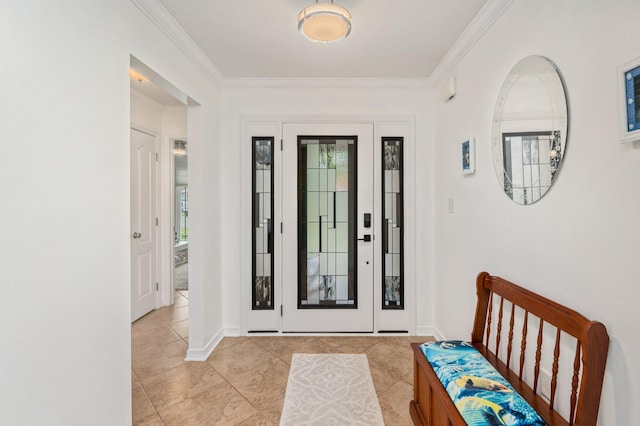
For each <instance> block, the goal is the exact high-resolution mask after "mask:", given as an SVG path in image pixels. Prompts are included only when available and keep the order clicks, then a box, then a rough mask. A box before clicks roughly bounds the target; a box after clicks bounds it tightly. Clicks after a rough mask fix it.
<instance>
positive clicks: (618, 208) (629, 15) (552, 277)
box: [434, 0, 640, 425]
mask: <svg viewBox="0 0 640 426" xmlns="http://www.w3.org/2000/svg"><path fill="white" fill-rule="evenodd" d="M638 22H640V8H638V4H637V1H635V0H624V1H623V0H620V1H616V2H604V1H595V0H594V1H585V0H565V1H563V2H557V1H553V0H541V1H526V0H522V1H520V0H519V1H516V2H514V4H513V5H512V6H511V7H510V8H509V9H508V10H507V11H506V13H505V14H504V15H503V16H502V17H501V18H500V19H499V21H498V22H497V23H496V24H495V25H494V26H493V28H491V29H490V30H489V31H488V32H487V33H486V34H485V36H484V37H483V38H482V39H481V40H480V41H479V42H478V43H477V44H476V45H475V47H474V48H473V49H471V51H470V52H469V53H468V54H467V55H466V57H465V58H464V59H463V60H462V61H461V62H460V63H459V64H458V65H457V66H456V68H455V69H454V70H453V71H452V73H451V74H452V75H455V76H456V79H457V83H458V94H457V95H456V97H455V98H454V99H453V100H452V101H451V102H449V103H447V104H443V103H441V102H440V101H439V100H437V101H436V100H434V109H435V116H434V120H435V123H436V132H435V135H436V136H435V145H436V148H435V149H436V157H438V158H440V159H441V161H439V162H437V163H436V182H435V185H436V193H435V200H434V203H435V208H436V213H435V223H436V224H437V226H436V228H435V232H436V251H435V254H436V259H435V262H436V301H437V308H436V323H437V325H438V327H439V328H440V330H441V331H442V332H443V334H444V335H445V336H446V337H449V338H454V337H463V338H464V337H466V336H469V334H470V327H471V324H472V317H473V308H474V306H475V290H474V279H475V276H476V274H477V273H478V272H479V271H482V270H487V271H488V272H490V273H492V274H496V275H501V276H504V277H505V278H507V279H510V280H512V281H514V282H517V283H521V284H522V285H524V286H526V287H529V288H531V289H533V290H534V291H538V292H540V293H542V294H544V295H546V296H548V297H550V298H552V299H555V300H557V301H559V302H560V303H563V304H566V305H568V306H570V307H573V308H575V309H576V310H578V311H580V312H582V313H583V314H584V315H585V316H587V317H589V318H593V319H596V320H599V321H602V322H603V323H604V324H605V325H606V326H607V329H608V331H609V334H610V337H611V344H610V350H609V360H608V365H607V372H606V377H605V383H604V390H603V401H602V404H601V414H600V424H603V425H623V424H632V423H633V422H634V420H633V419H635V418H636V417H637V415H636V414H635V412H634V411H633V410H634V406H633V401H637V400H638V399H639V398H640V390H639V389H638V387H637V386H635V383H636V382H637V379H638V378H640V367H639V366H638V364H637V362H636V360H637V359H638V358H640V341H639V340H638V339H637V336H638V331H637V324H635V322H636V318H637V316H636V313H637V305H638V296H639V295H640V291H639V290H638V287H637V283H638V273H637V259H636V257H637V256H636V255H635V249H636V248H637V245H638V241H639V240H640V226H639V225H638V217H639V213H640V198H639V197H638V196H637V193H638V191H637V189H635V185H636V184H637V182H639V181H640V167H639V165H638V161H640V150H639V148H640V146H634V145H631V144H625V145H622V144H620V143H619V140H620V132H619V129H618V101H619V99H618V86H617V84H618V81H617V74H616V69H617V67H618V66H620V65H622V64H624V63H626V62H627V61H629V60H632V59H634V58H637V57H640V28H639V27H638ZM533 54H537V55H543V56H546V57H548V58H550V59H551V60H552V61H554V62H555V63H556V65H557V66H558V67H559V69H560V71H561V73H562V74H563V76H564V79H565V83H566V88H567V92H568V99H569V105H570V125H569V126H570V128H569V141H568V148H567V152H566V156H565V159H564V162H563V165H562V169H561V171H560V175H559V177H558V179H557V181H556V183H555V185H554V186H553V187H552V188H551V190H550V192H549V193H548V194H547V195H546V196H545V197H544V198H543V199H542V200H541V201H540V202H538V203H537V204H534V205H531V206H519V205H516V204H515V203H513V202H512V201H511V200H510V199H509V198H508V197H507V196H506V195H504V194H503V193H502V190H501V188H500V187H499V185H498V183H497V179H496V176H495V172H494V170H493V166H492V160H491V146H490V137H491V122H492V116H493V110H494V107H495V102H496V99H497V96H498V93H499V90H500V87H501V85H502V82H503V80H504V78H505V77H506V75H507V73H508V72H509V70H510V69H511V67H512V66H513V65H515V64H516V63H517V62H518V61H519V60H520V59H522V58H524V57H525V56H528V55H533ZM469 136H475V137H476V138H477V142H476V143H477V149H476V151H477V170H478V171H477V173H476V174H475V175H471V176H462V175H461V174H460V171H459V169H460V166H459V162H460V160H459V158H460V142H462V141H463V140H465V138H467V137H469ZM448 198H453V199H454V201H455V213H453V214H450V213H447V199H448Z"/></svg>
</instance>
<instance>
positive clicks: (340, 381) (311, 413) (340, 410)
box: [280, 354, 384, 426]
mask: <svg viewBox="0 0 640 426" xmlns="http://www.w3.org/2000/svg"><path fill="white" fill-rule="evenodd" d="M280 425H281V426H284V425H384V421H383V419H382V411H381V410H380V403H379V402H378V396H377V395H376V390H375V388H374V387H373V380H372V379H371V373H370V372H369V362H368V361H367V356H366V355H364V354H293V358H292V359H291V370H290V371H289V380H288V382H287V391H286V394H285V398H284V404H283V407H282V416H281V417H280Z"/></svg>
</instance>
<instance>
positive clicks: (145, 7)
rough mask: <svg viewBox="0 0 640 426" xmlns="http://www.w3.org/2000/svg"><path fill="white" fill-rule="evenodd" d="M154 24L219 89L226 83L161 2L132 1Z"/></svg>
mask: <svg viewBox="0 0 640 426" xmlns="http://www.w3.org/2000/svg"><path fill="white" fill-rule="evenodd" d="M130 1H131V3H133V4H134V5H135V6H136V7H137V8H138V9H140V11H141V12H142V13H143V14H144V15H145V16H146V17H147V18H149V20H150V21H151V22H153V23H154V24H155V25H156V26H157V27H158V28H159V29H160V31H162V32H163V33H164V34H165V35H166V36H167V37H168V38H169V40H171V41H172V42H173V43H174V44H175V45H176V46H177V47H178V49H180V51H181V52H182V53H184V54H185V56H187V58H189V59H190V60H191V61H192V62H193V63H194V64H195V65H196V66H197V67H198V68H200V69H201V70H202V71H204V73H205V74H206V75H207V76H208V77H209V78H210V79H211V81H212V82H213V83H214V84H215V85H216V86H218V87H221V86H222V84H223V82H224V78H225V77H224V74H222V72H221V71H220V70H219V69H218V67H216V65H215V64H214V63H213V62H212V61H211V59H210V58H209V57H208V56H207V54H206V53H204V51H203V50H202V49H201V48H200V46H198V45H197V44H196V42H195V41H193V39H192V38H191V37H190V36H189V34H188V33H187V32H186V31H185V30H184V28H182V26H181V25H180V24H179V23H178V21H177V20H176V18H174V17H173V15H172V14H171V13H169V11H168V10H167V8H166V7H164V5H163V4H162V3H161V2H160V0H130Z"/></svg>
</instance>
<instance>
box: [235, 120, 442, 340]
mask: <svg viewBox="0 0 640 426" xmlns="http://www.w3.org/2000/svg"><path fill="white" fill-rule="evenodd" d="M283 123H305V124H309V123H314V124H316V123H317V124H342V123H347V124H354V123H366V124H372V125H373V126H374V138H379V136H381V135H379V134H377V133H376V132H377V129H379V126H380V125H393V124H399V125H404V126H406V131H407V132H408V133H407V135H406V136H407V138H406V139H405V140H406V142H407V144H408V145H409V146H410V147H411V154H412V155H411V158H410V159H409V160H408V161H407V163H406V165H407V172H409V173H412V174H413V178H412V179H411V178H407V180H406V184H407V185H409V187H408V188H407V194H408V198H409V199H408V200H407V202H409V203H410V204H409V205H410V206H411V205H413V206H414V207H415V199H413V200H411V199H410V198H415V197H414V196H415V192H416V191H417V187H416V186H415V184H416V183H415V158H414V157H415V155H414V154H415V149H416V145H417V141H416V135H415V116H414V115H375V114H373V115H366V114H365V115H352V116H345V115H323V114H320V115H315V114H314V115H309V114H306V115H291V114H289V115H287V114H283V115H242V116H241V117H240V127H241V128H240V138H241V144H240V145H241V148H240V151H241V153H240V155H241V162H242V164H249V163H250V162H247V161H245V160H246V158H247V157H248V156H250V144H247V143H245V142H246V141H247V140H248V139H249V138H250V137H251V136H255V135H254V134H253V131H254V130H255V129H256V128H260V127H262V128H263V129H265V131H266V130H267V128H269V127H274V126H276V127H278V129H271V130H272V133H273V136H274V137H275V141H276V143H277V142H278V139H281V138H282V134H281V128H282V125H283ZM266 133H269V132H268V131H267V132H266ZM266 133H265V134H263V135H262V136H269V135H268V134H266ZM385 136H389V135H385ZM278 153H279V150H277V151H276V154H278ZM407 154H409V152H405V155H407ZM242 167H244V166H242ZM246 171H247V173H244V172H243V173H241V177H240V182H241V192H242V193H247V194H249V193H250V191H251V186H250V177H249V175H248V173H249V170H246ZM244 203H250V197H249V198H246V197H244V196H243V197H241V204H242V205H243V206H245V207H246V205H245V204H244ZM245 207H243V208H241V211H242V212H243V213H242V219H243V220H242V222H243V223H247V222H250V216H249V215H250V211H251V209H250V208H245ZM408 210H415V209H408ZM275 214H276V217H277V218H278V220H276V223H277V222H278V221H280V219H279V218H280V217H281V212H280V211H277V212H276V213H275ZM410 223H412V224H413V225H415V217H414V218H413V219H412V220H411V221H410ZM407 238H408V239H407V240H406V241H405V244H406V247H407V250H408V249H409V248H410V247H415V244H416V241H415V237H412V236H407ZM240 240H241V241H240V247H241V253H242V254H241V262H243V263H242V264H250V263H251V258H250V255H251V235H250V231H249V230H248V229H245V228H244V227H243V228H242V229H241V231H240ZM279 250H280V248H279V247H276V252H278V251H279ZM242 259H244V261H243V260H242ZM410 259H411V256H408V257H407V258H405V262H408V261H409V260H410ZM413 260H414V261H415V258H414V259H413ZM275 267H276V269H278V268H281V265H278V264H276V266H275ZM416 267H417V266H416V265H415V264H414V265H413V266H412V265H410V264H407V266H405V272H406V274H407V281H406V282H407V285H413V286H415V282H416V281H415V279H414V278H412V277H415V276H416V275H415V274H416ZM250 273H251V272H250V269H249V270H246V269H244V270H243V276H244V275H246V277H245V278H242V279H241V281H242V282H249V281H250V278H249V277H250ZM278 275H279V276H282V274H278ZM410 283H414V284H410ZM275 284H276V288H275V289H274V292H275V294H274V301H275V304H276V311H277V309H278V305H280V304H282V300H281V285H282V283H279V282H276V283H275ZM248 294H249V290H248V288H245V287H242V288H241V289H240V298H241V301H240V305H239V309H240V323H241V326H240V327H239V328H238V327H225V331H226V330H229V333H235V330H236V328H237V329H238V332H237V333H238V334H227V333H225V335H248V334H249V333H248V332H249V330H256V328H255V327H250V326H248V325H249V322H250V321H249V317H250V316H251V312H250V311H248V310H247V306H246V305H245V304H244V303H242V301H243V300H247V298H248V297H250V296H249V295H248ZM416 294H417V289H416V288H415V287H413V288H411V289H408V288H407V287H405V297H407V299H406V300H407V302H406V303H405V309H406V310H407V311H408V317H409V318H408V322H409V324H408V332H409V335H413V334H414V332H415V330H416V318H417V303H415V302H414V303H412V302H411V301H410V300H411V298H415V296H416ZM378 307H379V304H378ZM275 314H276V315H277V327H275V328H274V327H272V326H271V323H269V325H268V326H267V325H265V327H267V329H268V330H269V329H276V328H277V330H279V332H278V333H275V334H273V335H282V334H281V332H280V331H281V330H282V317H280V315H279V312H275ZM377 314H378V313H377V312H376V314H375V315H377ZM267 322H268V321H265V324H267ZM376 331H377V322H376V320H375V316H374V332H372V333H371V334H373V335H377V333H376ZM260 335H269V334H260ZM294 335H297V336H299V335H304V334H301V333H294ZM309 335H316V336H317V335H318V334H313V333H312V334H309ZM322 335H330V334H327V333H322ZM339 335H348V334H339ZM359 335H362V334H359ZM380 335H389V334H388V333H383V334H380ZM429 335H430V334H429Z"/></svg>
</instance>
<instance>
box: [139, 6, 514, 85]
mask: <svg viewBox="0 0 640 426" xmlns="http://www.w3.org/2000/svg"><path fill="white" fill-rule="evenodd" d="M130 1H131V3H133V4H134V5H135V6H136V7H137V8H138V9H139V10H140V11H141V12H142V13H143V14H144V15H145V16H146V17H147V18H149V20H150V21H151V22H153V23H154V24H155V25H156V26H157V27H158V28H159V29H160V30H161V31H162V32H163V33H164V34H165V35H166V36H167V37H168V38H169V39H170V40H171V41H172V42H173V43H174V44H175V45H176V46H177V47H178V48H179V49H180V50H181V51H182V52H183V53H184V54H185V55H186V56H187V57H188V58H189V59H190V60H191V61H192V62H193V63H194V64H195V65H196V66H198V67H199V68H200V69H201V70H202V71H204V72H205V74H206V75H207V76H209V78H210V79H211V80H212V81H213V83H214V84H216V86H218V87H220V88H294V89H295V88H318V89H328V88H337V89H341V88H430V87H437V86H438V85H439V84H440V83H441V82H442V80H443V79H445V78H446V77H447V76H448V74H449V73H450V72H451V71H452V70H453V69H454V68H455V66H456V65H457V64H458V62H460V60H462V58H464V57H465V55H466V54H467V53H468V52H469V50H471V48H472V47H473V46H474V45H475V44H476V43H477V42H478V41H479V40H480V39H481V38H482V36H483V35H484V34H485V32H486V31H487V30H488V29H489V28H491V26H492V25H493V24H494V23H495V22H496V21H497V20H498V18H500V16H502V14H503V13H504V11H505V10H507V9H508V8H509V6H511V4H512V3H513V2H514V1H515V0H487V2H486V3H485V5H484V6H483V7H482V9H480V11H479V12H478V14H477V15H476V16H475V17H474V18H473V20H472V21H471V23H470V24H469V25H468V26H467V28H466V29H465V30H464V32H463V33H462V34H461V35H460V37H458V39H457V40H456V42H455V43H454V44H453V46H451V48H449V50H448V51H447V53H446V54H445V55H444V56H443V58H442V59H441V60H440V62H439V63H438V65H437V66H436V68H435V69H434V70H433V72H432V73H431V74H430V75H429V76H428V77H425V78H226V77H225V76H224V74H222V72H221V71H220V70H219V69H218V68H217V66H216V65H215V64H214V63H213V61H211V59H210V58H209V57H208V56H207V55H206V54H205V53H204V51H203V50H202V49H201V48H200V46H198V45H197V44H196V43H195V42H194V41H193V39H192V38H191V37H190V36H189V34H187V32H186V31H185V30H184V28H182V26H181V25H180V24H179V23H178V21H176V19H175V18H174V17H173V15H171V14H170V13H169V11H168V10H167V9H166V8H165V7H164V6H163V5H162V3H160V0H130Z"/></svg>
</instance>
